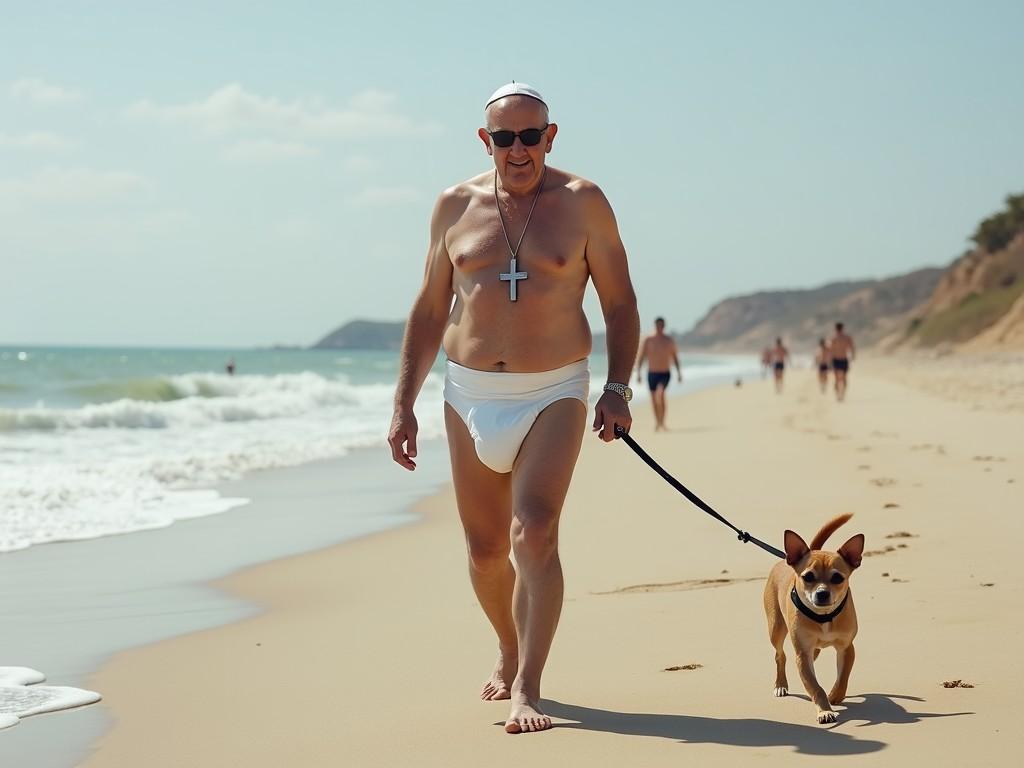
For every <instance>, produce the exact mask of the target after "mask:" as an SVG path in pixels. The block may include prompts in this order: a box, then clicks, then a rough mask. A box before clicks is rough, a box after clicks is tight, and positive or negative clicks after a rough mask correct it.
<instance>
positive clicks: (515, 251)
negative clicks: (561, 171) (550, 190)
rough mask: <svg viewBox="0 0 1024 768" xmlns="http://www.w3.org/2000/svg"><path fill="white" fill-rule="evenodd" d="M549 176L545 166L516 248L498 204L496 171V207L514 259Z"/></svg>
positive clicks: (496, 173) (496, 174)
mask: <svg viewBox="0 0 1024 768" xmlns="http://www.w3.org/2000/svg"><path fill="white" fill-rule="evenodd" d="M547 176H548V169H547V168H546V167H545V168H544V173H543V174H542V175H541V177H540V184H538V185H537V192H536V194H534V196H533V204H532V205H531V206H530V212H529V213H528V214H527V215H526V224H524V225H523V233H522V234H521V235H520V236H519V242H518V243H516V247H515V249H513V248H512V241H511V240H509V239H508V230H507V229H505V219H504V217H502V215H501V206H500V205H499V204H498V171H497V169H495V171H494V208H495V210H497V211H498V221H500V222H501V233H502V234H503V235H505V244H506V245H507V246H508V252H509V253H510V254H512V259H513V260H515V259H516V258H517V254H518V253H519V246H521V245H522V244H523V238H524V237H526V230H527V229H528V228H529V226H530V219H531V218H532V217H533V209H534V208H536V207H537V200H538V199H539V198H540V193H541V190H543V189H544V180H545V179H546V178H547Z"/></svg>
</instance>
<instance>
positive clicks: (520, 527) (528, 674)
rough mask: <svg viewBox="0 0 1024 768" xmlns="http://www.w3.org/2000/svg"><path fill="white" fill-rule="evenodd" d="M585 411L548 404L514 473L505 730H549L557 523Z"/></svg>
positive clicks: (576, 405)
mask: <svg viewBox="0 0 1024 768" xmlns="http://www.w3.org/2000/svg"><path fill="white" fill-rule="evenodd" d="M586 418H587V409H586V406H585V405H584V404H583V403H582V402H580V401H579V400H575V399H567V400H558V401H557V402H555V403H552V404H551V405H549V406H548V407H547V408H545V409H544V411H542V412H541V414H540V416H538V417H537V420H536V421H535V422H534V424H533V428H532V429H531V430H530V433H529V434H528V435H527V436H526V439H525V440H524V441H523V445H522V447H521V448H520V449H519V456H518V457H517V458H516V463H515V466H514V467H513V468H512V512H513V519H512V554H513V557H514V558H515V562H516V571H517V578H516V587H515V597H514V598H513V615H514V616H515V623H516V631H517V634H518V637H519V673H518V674H517V675H516V679H515V682H514V683H513V684H512V711H511V713H510V714H509V718H508V721H507V722H506V723H505V730H506V731H508V732H509V733H522V732H523V731H542V730H545V729H547V728H550V727H551V719H550V718H549V717H547V716H546V715H544V714H543V713H542V712H541V711H540V709H539V708H538V705H539V703H540V678H541V673H542V672H543V671H544V663H545V662H546V661H547V658H548V651H549V650H550V649H551V640H552V639H553V638H554V636H555V628H556V627H557V626H558V616H559V614H560V613H561V610H562V588H563V584H562V563H561V561H560V560H559V558H558V519H559V516H560V514H561V512H562V503H563V502H564V501H565V494H566V492H567V491H568V490H569V481H570V480H571V479H572V471H573V468H574V467H575V466H576V458H577V457H578V456H579V452H580V445H581V443H582V441H583V430H584V427H585V423H586Z"/></svg>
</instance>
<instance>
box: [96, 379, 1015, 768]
mask: <svg viewBox="0 0 1024 768" xmlns="http://www.w3.org/2000/svg"><path fill="white" fill-rule="evenodd" d="M887 372H888V373H889V374H891V373H892V369H888V368H886V366H885V365H877V366H872V365H871V364H868V365H865V366H861V365H860V364H857V365H855V366H854V370H853V372H852V374H851V389H850V395H849V400H848V402H847V403H845V404H843V405H838V404H836V403H835V402H834V401H833V400H832V398H831V397H830V396H822V395H820V394H819V393H818V391H817V387H816V383H815V381H814V374H813V373H812V372H810V371H792V372H791V373H790V374H789V377H788V378H789V382H788V385H787V391H786V392H785V393H784V394H783V395H781V396H776V395H775V394H774V393H773V392H772V389H771V385H770V383H769V382H767V381H765V382H753V383H748V384H747V385H745V386H743V387H742V388H732V387H727V388H720V389H716V390H711V391H706V392H702V393H698V394H696V395H693V396H687V397H685V398H678V399H675V400H673V401H672V402H671V403H670V406H669V423H670V424H671V425H674V427H675V428H674V430H673V431H672V432H670V433H667V434H664V433H663V434H653V433H652V432H651V429H650V425H651V420H650V417H649V412H648V409H647V406H646V405H643V406H642V408H640V409H638V411H637V414H636V416H637V424H636V426H635V428H634V431H633V434H634V436H635V437H636V438H637V439H638V440H639V441H640V442H641V443H642V444H643V445H644V446H645V447H646V448H647V449H648V450H649V451H650V452H651V453H652V454H653V455H655V456H656V457H657V458H658V459H659V460H661V461H662V463H663V464H664V465H665V466H666V467H667V468H669V470H670V471H672V472H674V473H675V474H676V475H677V476H678V477H679V478H680V479H681V480H683V482H685V483H687V484H688V485H690V486H691V487H692V488H693V490H695V491H696V492H697V493H699V494H701V495H702V496H704V497H705V498H706V499H707V500H708V501H710V502H711V503H712V505H714V506H715V507H716V508H717V509H719V511H721V512H722V513H723V514H725V515H726V517H729V518H731V519H732V520H733V521H734V522H735V523H736V524H737V525H740V526H741V527H743V528H746V529H748V530H750V531H751V533H753V534H754V535H756V536H759V537H761V538H764V539H766V540H768V541H771V542H773V543H779V542H780V541H781V538H782V531H783V529H784V528H787V527H791V528H794V529H795V530H797V531H799V532H801V533H803V534H804V535H805V537H808V538H809V537H810V536H811V535H812V534H813V533H814V532H815V531H816V530H817V528H818V527H819V526H820V524H821V523H823V522H824V521H825V520H826V519H828V518H830V517H831V516H833V515H835V514H838V513H840V512H853V513H855V516H854V519H853V521H852V522H851V523H849V524H848V525H847V526H846V527H845V528H843V529H840V531H839V533H837V534H836V535H835V537H834V539H833V541H831V542H830V544H832V546H834V547H836V546H838V545H839V544H840V543H841V542H842V541H843V540H844V539H845V537H847V536H850V535H852V534H854V533H856V532H863V533H864V534H865V535H866V536H867V548H868V550H869V551H870V553H871V556H870V557H867V558H866V559H865V561H864V565H863V566H862V567H861V569H860V570H859V571H858V572H856V573H855V575H854V578H853V579H852V588H853V593H854V596H855V600H856V604H857V610H858V615H859V619H860V626H861V630H860V635H859V636H858V639H857V661H856V666H855V667H854V670H853V675H852V678H851V683H850V697H849V698H848V700H847V703H846V706H845V708H844V709H842V710H841V711H840V717H839V722H838V723H837V724H835V725H834V726H820V725H817V724H816V723H815V721H814V709H813V706H812V705H811V704H810V703H809V702H808V701H807V700H806V696H805V695H804V693H803V691H802V689H801V686H800V685H799V682H798V677H797V675H796V671H795V669H794V668H793V666H792V661H791V662H790V681H791V683H793V685H792V686H791V688H792V689H794V690H795V693H796V694H797V695H793V696H790V697H788V698H784V699H775V698H773V697H772V695H771V690H772V681H773V673H774V665H773V653H772V649H771V646H770V644H769V642H768V639H767V636H766V631H765V619H764V615H763V611H762V608H761V590H762V586H763V581H764V577H765V575H766V574H767V572H768V570H769V569H770V567H771V566H772V564H773V562H774V561H773V558H772V557H771V556H770V555H768V554H766V553H764V552H762V551H761V550H759V549H756V548H755V547H754V546H753V545H750V544H740V543H738V542H737V541H736V540H735V537H734V536H733V535H732V534H731V533H730V532H729V531H728V529H726V528H725V527H724V526H722V525H720V524H719V523H717V522H715V521H713V520H711V519H710V518H709V517H707V516H706V515H704V514H703V513H701V512H699V511H697V510H695V509H694V508H693V507H691V506H690V505H689V504H688V503H686V502H685V501H684V500H683V499H682V497H680V496H678V495H677V494H676V492H675V491H673V490H672V489H671V488H670V487H669V486H668V485H666V484H665V483H664V482H663V481H661V480H660V479H659V478H657V477H656V476H655V475H654V474H653V473H652V472H651V471H650V470H649V469H648V468H647V467H646V466H645V465H644V464H643V463H641V462H640V461H639V459H637V458H636V457H635V456H634V455H633V454H632V453H631V452H630V451H629V449H628V448H627V446H625V445H624V444H622V443H621V442H618V443H615V444H612V445H604V444H601V443H599V442H598V441H597V439H596V438H593V437H592V436H589V435H588V438H587V439H586V440H585V447H584V450H583V453H582V456H581V459H580V464H579V467H578V470H577V473H576V477H575V480H574V483H573V487H572V490H571V491H570V493H569V497H568V499H567V502H566V507H565V511H564V515H563V525H562V534H561V535H562V557H563V565H564V569H565V573H566V601H565V608H564V611H563V614H562V620H561V625H560V627H559V631H558V635H557V637H556V639H555V645H554V648H553V650H552V653H551V657H550V661H549V663H548V667H547V672H546V675H545V678H544V691H543V692H544V697H545V707H546V710H547V712H548V713H549V714H551V715H553V716H554V717H555V718H556V720H557V723H558V727H556V728H554V729H553V730H551V731H550V732H546V733H541V734H524V735H519V736H509V735H506V734H505V733H504V731H503V730H502V728H501V723H502V722H503V721H504V719H505V717H506V714H507V703H505V702H482V701H480V700H478V698H477V693H478V690H479V687H480V684H481V682H482V680H483V679H484V677H485V675H486V673H487V672H488V671H489V670H490V668H491V665H492V664H493V661H494V656H495V643H494V640H493V637H492V635H491V633H490V630H489V628H488V626H487V624H486V621H485V619H484V617H483V615H482V613H481V612H480V610H479V608H478V606H477V604H476V601H475V598H474V596H473V594H472V591H471V588H470V585H469V581H468V577H467V574H466V565H465V554H464V549H463V544H462V540H461V533H460V529H459V525H458V521H457V517H456V515H455V513H454V503H453V499H452V495H451V493H450V492H445V493H442V494H440V495H439V496H437V497H435V498H432V499H430V500H429V501H428V502H426V503H425V504H424V505H423V512H424V515H425V517H424V520H423V522H421V523H419V524H416V525H412V526H408V527H405V528H402V529H399V530H395V531H391V532H388V533H385V534H381V535H377V536H373V537H370V538H366V539H363V540H360V541H356V542H352V543H348V544H344V545H341V546H339V547H336V548H333V549H329V550H324V551H320V552H316V553H313V554H308V555H303V556H299V557H294V558H291V559H286V560H281V561H276V562H273V563H269V564H266V565H263V566H260V567H257V568H253V569H250V570H247V571H244V572H242V573H239V574H237V575H236V576H234V577H232V578H229V579H227V580H225V581H224V582H222V583H220V584H219V586H221V587H222V588H224V589H226V590H228V591H229V592H231V593H235V594H238V595H241V596H244V597H245V598H247V599H252V600H255V601H257V602H259V603H261V604H263V605H265V606H266V612H265V613H264V614H263V615H260V616H258V617H256V618H253V619H251V620H247V621H244V622H242V623H238V624H234V625H230V626H227V627H223V628H220V629H215V630H211V631H207V632H202V633H198V634H194V635H189V636H186V637H181V638H177V639H174V640H170V641H166V642H162V643H159V644H157V645H155V646H151V647H147V648H142V649H138V650H135V651H131V652H128V653H124V654H120V655H119V656H117V657H116V658H115V659H114V660H113V662H112V663H110V664H109V665H108V666H107V667H106V668H105V669H103V670H102V671H101V673H100V674H99V675H98V676H97V677H96V678H95V679H94V680H92V681H91V687H93V688H94V689H95V690H97V691H101V692H102V693H103V696H104V706H107V707H110V708H111V709H112V711H113V714H114V716H115V718H116V726H115V727H114V728H113V730H112V731H111V732H110V733H109V734H107V735H106V736H105V737H104V738H103V739H102V740H101V741H100V743H99V744H98V745H97V749H96V752H95V754H94V756H93V758H92V759H91V761H89V762H88V763H87V765H89V766H104V767H109V766H114V767H117V768H121V767H123V768H138V767H139V766H147V768H158V766H174V767H175V768H181V767H182V766H190V767H202V768H205V767H206V766H210V767H216V768H222V767H226V766H245V767H246V768H259V767H260V766H273V767H274V768H281V766H290V767H294V768H304V767H305V766H406V765H408V766H470V765H472V766H479V765H501V766H504V765H536V766H559V767H560V768H564V767H565V766H577V765H595V766H620V765H621V766H627V765H628V766H659V765H664V766H676V765H681V764H686V765H701V766H704V765H729V766H736V765H748V764H753V763H755V762H756V763H757V764H778V765H783V764H785V765H791V764H808V765H810V764H812V763H813V764H818V763H820V761H821V759H822V757H823V756H832V755H853V756H856V759H857V762H858V764H865V765H867V764H871V765H910V766H914V765H925V764H928V765H931V764H946V765H962V764H971V765H1006V764H1009V763H1011V762H1014V761H1015V760H1016V759H1017V758H1016V757H1014V755H1019V753H1020V751H1021V749H1022V747H1024V735H1022V732H1021V731H1020V730H1019V729H1017V728H1016V727H1011V726H1012V722H1011V721H1012V719H1013V718H1014V717H1015V715H1014V711H1015V710H1014V706H1015V702H1016V694H1017V690H1018V687H1019V684H1020V682H1021V671H1020V664H1019V662H1018V660H1017V656H1016V648H1015V643H1016V641H1017V639H1018V638H1019V636H1020V635H1021V633H1022V630H1024V617H1022V616H1021V614H1020V612H1019V610H1018V609H1019V608H1020V606H1021V605H1022V604H1024V603H1022V597H1024V595H1022V585H1024V574H1022V569H1021V568H1020V566H1019V556H1018V550H1019V548H1020V546H1021V542H1022V541H1024V536H1022V533H1024V530H1022V529H1024V522H1022V516H1021V512H1022V507H1024V504H1022V501H1024V463H1022V459H1024V441H1022V440H1021V437H1020V436H1021V434H1022V432H1024V413H1021V411H1020V410H1016V409H1005V408H1002V407H1000V405H999V402H998V401H999V398H998V396H996V395H993V396H992V397H991V398H990V401H991V402H990V403H989V407H987V408H985V409H982V410H978V409H977V408H976V407H975V405H974V404H973V403H963V402H957V401H955V400H950V399H947V398H942V397H940V396H938V395H936V394H934V393H929V392H925V391H922V390H921V389H920V388H918V387H916V386H908V383H907V381H906V380H904V381H894V380H893V379H892V378H891V376H887ZM1005 373H1006V375H1007V376H1008V377H1009V379H1010V380H1012V381H1015V382H1016V386H1020V383H1021V382H1022V381H1024V366H1022V365H1020V364H1016V363H1013V364H1011V363H1008V364H1007V369H1006V371H1005ZM903 375H904V378H906V376H910V374H903ZM981 389H982V390H983V389H984V388H983V387H982V388H981ZM976 397H981V398H982V399H983V400H984V398H985V396H984V393H983V392H981V394H978V395H976ZM419 460H420V461H421V462H423V461H429V460H430V458H429V457H428V456H421V457H420V459H419ZM401 481H402V474H401V472H400V470H397V469H396V472H395V482H396V483H399V482H401ZM339 503H344V500H339ZM833 659H834V654H833V652H832V651H830V650H826V651H824V652H823V653H822V655H821V658H820V659H819V661H818V664H817V669H818V675H819V679H820V680H822V681H823V684H824V685H825V686H826V689H827V687H828V686H829V685H830V684H831V682H832V680H833V679H834V662H833ZM687 665H698V666H696V668H694V669H678V670H676V671H666V668H672V667H683V666H687ZM953 680H962V681H965V682H967V683H969V684H973V685H974V686H975V687H973V688H944V687H943V682H944V681H953Z"/></svg>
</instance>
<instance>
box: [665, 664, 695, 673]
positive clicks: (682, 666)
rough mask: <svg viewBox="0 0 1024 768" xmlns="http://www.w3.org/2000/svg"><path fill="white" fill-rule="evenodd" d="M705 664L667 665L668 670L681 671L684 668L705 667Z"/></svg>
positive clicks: (666, 669)
mask: <svg viewBox="0 0 1024 768" xmlns="http://www.w3.org/2000/svg"><path fill="white" fill-rule="evenodd" d="M703 668H704V665H703V664H680V665H679V666H676V667H665V671H666V672H680V671H682V670H684V669H685V670H691V669H703Z"/></svg>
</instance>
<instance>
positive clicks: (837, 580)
mask: <svg viewBox="0 0 1024 768" xmlns="http://www.w3.org/2000/svg"><path fill="white" fill-rule="evenodd" d="M829 581H831V582H832V583H833V584H842V583H843V582H844V581H846V579H845V578H844V576H843V574H841V573H833V574H832V578H831V579H829Z"/></svg>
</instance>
